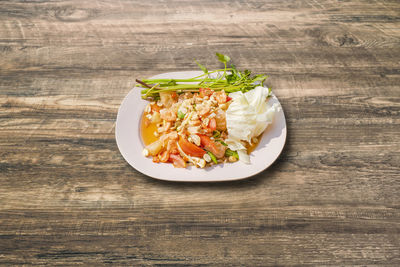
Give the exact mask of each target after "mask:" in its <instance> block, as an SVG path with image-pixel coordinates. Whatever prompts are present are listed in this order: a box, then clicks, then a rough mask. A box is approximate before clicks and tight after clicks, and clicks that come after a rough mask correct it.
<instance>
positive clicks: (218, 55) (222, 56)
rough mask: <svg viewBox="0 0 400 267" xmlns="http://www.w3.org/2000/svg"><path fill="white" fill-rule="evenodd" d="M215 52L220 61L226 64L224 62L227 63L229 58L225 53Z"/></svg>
mask: <svg viewBox="0 0 400 267" xmlns="http://www.w3.org/2000/svg"><path fill="white" fill-rule="evenodd" d="M215 54H216V55H217V57H218V60H219V61H221V62H222V63H224V64H226V63H228V62H229V61H231V58H230V57H228V56H225V55H223V54H220V53H215Z"/></svg>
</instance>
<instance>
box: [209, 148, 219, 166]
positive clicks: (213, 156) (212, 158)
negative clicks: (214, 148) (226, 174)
mask: <svg viewBox="0 0 400 267" xmlns="http://www.w3.org/2000/svg"><path fill="white" fill-rule="evenodd" d="M207 154H208V155H209V156H210V158H211V160H212V161H213V162H214V163H215V164H218V161H217V157H216V156H215V155H214V154H213V153H211V152H210V151H207Z"/></svg>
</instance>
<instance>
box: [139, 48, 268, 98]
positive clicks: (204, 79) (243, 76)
mask: <svg viewBox="0 0 400 267" xmlns="http://www.w3.org/2000/svg"><path fill="white" fill-rule="evenodd" d="M216 56H217V58H218V60H219V61H220V62H222V63H223V64H224V68H223V69H217V70H213V71H208V69H207V68H206V67H205V66H203V65H201V64H200V63H199V62H197V61H195V62H196V64H197V65H198V66H199V68H200V69H201V70H202V71H203V72H204V73H203V74H202V75H199V76H197V77H193V78H189V79H142V80H139V79H137V80H136V82H137V83H138V84H137V85H136V86H137V87H139V88H141V89H142V91H141V94H142V98H143V99H153V100H154V99H159V97H160V93H161V92H176V93H184V92H199V89H200V88H210V89H212V90H214V91H221V90H224V91H225V92H226V93H232V92H237V91H242V92H243V93H245V92H247V91H250V90H252V89H254V88H255V87H256V86H258V85H260V84H261V85H263V84H264V81H265V80H266V79H267V76H266V75H263V74H257V75H252V74H251V71H249V70H244V71H239V70H238V69H236V67H235V65H234V64H229V66H228V63H229V62H230V60H231V59H230V57H228V56H226V55H223V54H220V53H216Z"/></svg>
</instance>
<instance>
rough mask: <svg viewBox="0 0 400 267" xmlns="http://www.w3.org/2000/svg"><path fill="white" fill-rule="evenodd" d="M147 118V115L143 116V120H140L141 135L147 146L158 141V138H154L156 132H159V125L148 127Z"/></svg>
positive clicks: (151, 124)
mask: <svg viewBox="0 0 400 267" xmlns="http://www.w3.org/2000/svg"><path fill="white" fill-rule="evenodd" d="M146 120H147V121H149V119H148V118H146V116H145V113H144V112H143V114H142V119H141V120H140V134H141V136H142V141H143V143H144V145H145V146H147V145H150V144H151V143H153V142H155V141H157V140H158V137H156V136H154V132H156V131H157V124H156V123H151V122H150V123H149V124H148V125H147V127H146Z"/></svg>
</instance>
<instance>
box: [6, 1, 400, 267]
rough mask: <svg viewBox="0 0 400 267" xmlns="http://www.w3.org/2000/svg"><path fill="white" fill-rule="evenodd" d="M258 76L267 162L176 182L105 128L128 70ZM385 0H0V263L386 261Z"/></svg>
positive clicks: (389, 80)
mask: <svg viewBox="0 0 400 267" xmlns="http://www.w3.org/2000/svg"><path fill="white" fill-rule="evenodd" d="M215 52H221V53H226V54H228V55H230V56H231V58H233V60H234V62H235V64H236V65H237V66H238V67H239V68H241V69H244V68H249V69H252V70H253V71H255V72H261V73H267V74H268V75H269V79H268V85H269V86H271V87H272V88H273V91H274V93H275V94H276V95H277V96H278V97H279V99H280V101H281V103H282V106H283V109H284V111H285V115H286V118H287V126H288V139H287V144H286V146H285V149H284V151H283V153H282V155H281V156H280V158H279V159H278V160H277V162H275V163H274V165H273V166H272V167H270V168H269V169H268V170H266V171H264V172H263V173H261V174H259V175H257V176H255V177H253V178H251V179H248V180H243V181H237V182H229V183H218V184H212V183H204V184H185V183H168V182H161V181H156V180H152V179H151V178H149V177H146V176H144V175H142V174H141V173H139V172H137V171H136V170H134V169H133V168H131V167H130V166H129V165H128V164H127V163H126V162H125V161H124V160H123V158H122V156H121V155H120V153H119V151H118V148H117V146H116V144H115V139H114V125H115V118H116V114H117V111H118V107H119V104H120V103H121V101H122V99H123V97H124V96H125V95H126V94H127V93H128V92H129V90H130V89H131V88H132V86H133V85H134V80H135V78H142V77H149V76H151V75H155V74H158V73H161V72H168V71H181V70H193V69H196V68H197V67H196V65H195V63H194V61H193V58H196V59H197V60H199V61H200V62H203V63H204V64H205V65H207V67H209V68H216V67H218V66H219V65H218V63H216V60H215V57H214V56H213V55H214V53H215ZM399 63H400V3H399V2H398V1H383V0H377V1H363V0H354V1H333V0H327V1H315V0H300V1H278V0H276V1H255V0H249V1H241V0H237V1H215V0H214V1H210V0H205V1H188V0H180V1H178V0H173V1H163V0H157V1H156V0H152V1H124V0H121V1H110V0H100V1H76V0H73V1H47V0H43V1H16V0H14V1H2V2H1V3H0V264H1V265H45V264H47V265H75V264H82V265H90V264H114V265H156V266H157V265H171V266H180V265H194V266H197V265H198V266H200V265H201V266H204V265H206V266H207V265H209V266H235V265H241V266H267V265H274V266H293V265H334V266H339V265H340V266H345V265H348V266H354V265H360V266H361V265H363V266H364V265H385V266H399V265H400V212H399V208H400V205H399V203H400V195H399V190H400V183H399V178H400V175H399V174H400V166H399V165H400V164H399V162H400V138H399V132H400V116H399V115H400V87H399V84H400V71H399Z"/></svg>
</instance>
